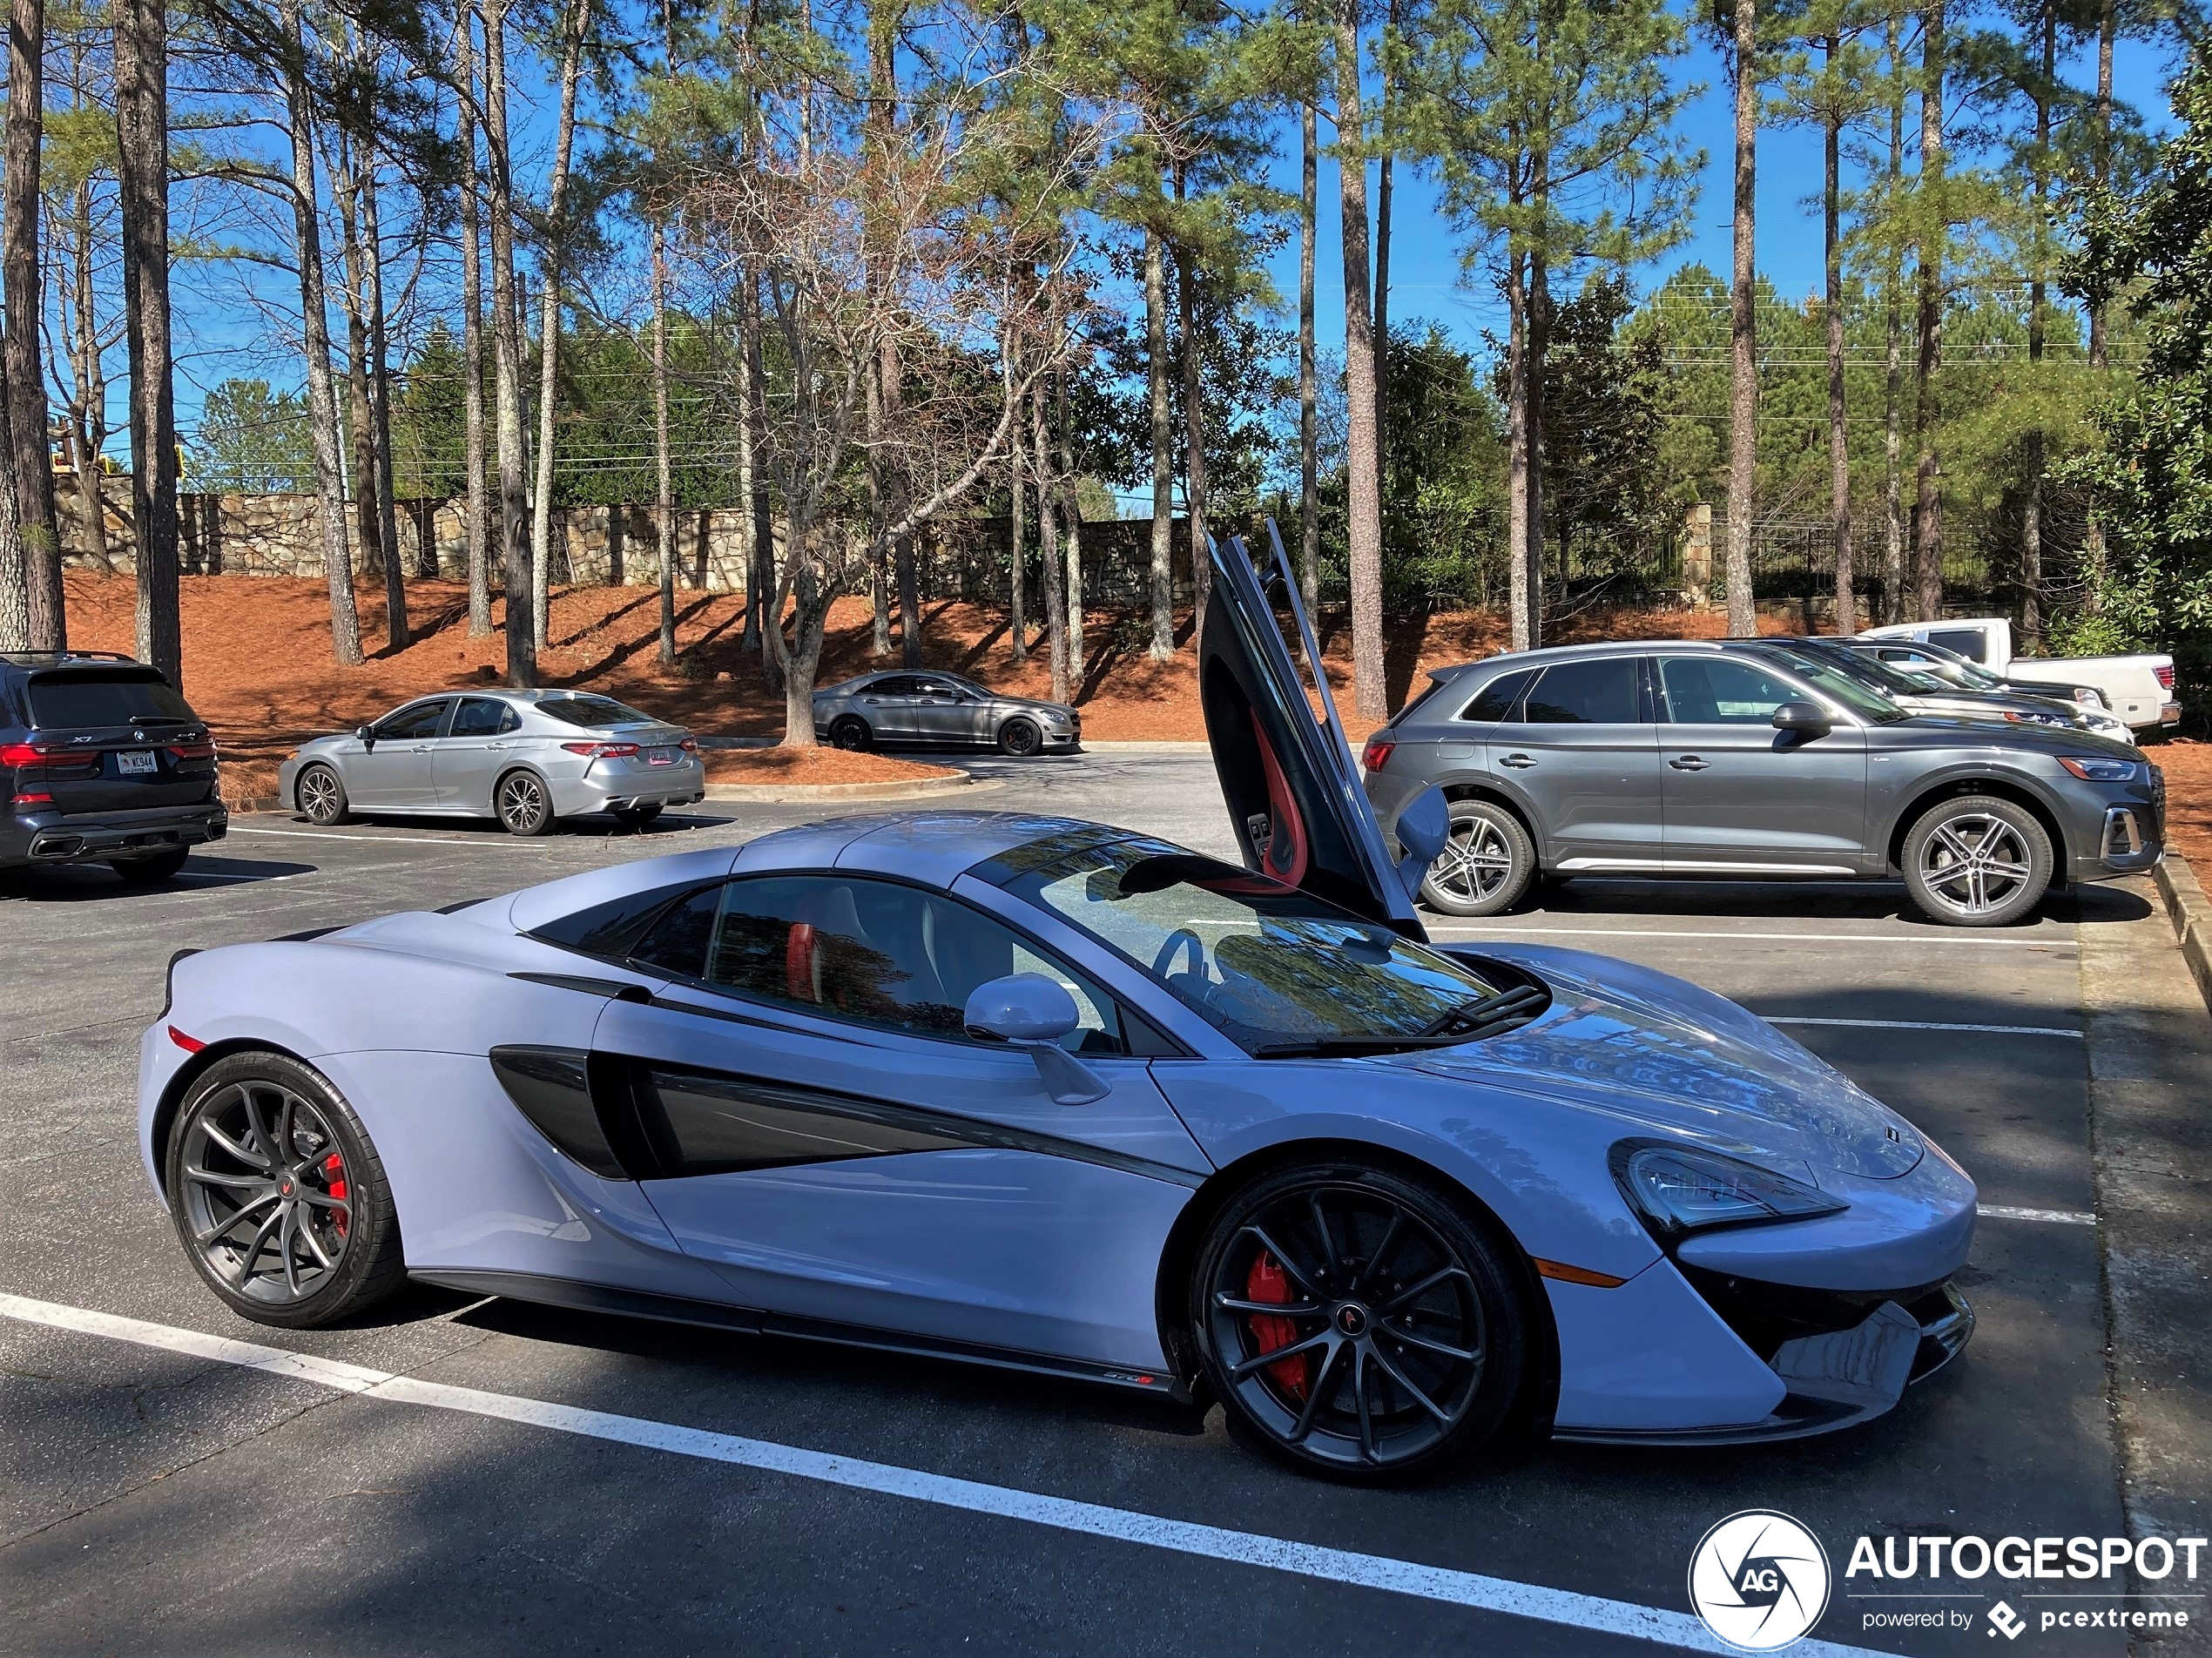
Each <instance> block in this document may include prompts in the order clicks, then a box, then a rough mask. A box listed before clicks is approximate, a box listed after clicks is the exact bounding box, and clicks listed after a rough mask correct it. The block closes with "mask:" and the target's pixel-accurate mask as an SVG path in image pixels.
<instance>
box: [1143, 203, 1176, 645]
mask: <svg viewBox="0 0 2212 1658" xmlns="http://www.w3.org/2000/svg"><path fill="white" fill-rule="evenodd" d="M1166 267H1167V259H1166V256H1165V253H1164V252H1163V249H1162V248H1161V246H1160V233H1159V232H1158V231H1157V230H1155V229H1153V228H1152V227H1151V226H1149V225H1148V226H1145V229H1144V370H1145V388H1146V390H1147V392H1148V393H1149V394H1150V413H1151V417H1152V595H1151V596H1152V644H1151V650H1150V654H1151V657H1152V660H1153V661H1155V662H1165V661H1166V660H1167V659H1168V658H1169V657H1172V656H1173V655H1174V654H1175V448H1174V442H1175V439H1174V432H1173V421H1172V419H1171V415H1170V409H1169V403H1168V279H1167V268H1166Z"/></svg>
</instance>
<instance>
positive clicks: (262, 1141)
mask: <svg viewBox="0 0 2212 1658" xmlns="http://www.w3.org/2000/svg"><path fill="white" fill-rule="evenodd" d="M165 1163H166V1169H165V1176H166V1183H167V1187H168V1193H169V1210H170V1214H171V1217H172V1219H173V1220H174V1221H175V1223H176V1226H177V1236H178V1237H179V1239H180V1240H181V1241H182V1242H183V1244H184V1246H185V1255H186V1256H187V1257H189V1258H190V1259H191V1261H192V1265H193V1267H194V1268H196V1269H197V1270H198V1271H199V1276H200V1277H202V1278H204V1279H205V1280H206V1283H207V1286H208V1287H209V1288H210V1289H212V1291H215V1293H216V1294H217V1295H219V1296H220V1297H222V1298H223V1300H224V1301H225V1302H226V1303H227V1304H229V1305H230V1306H231V1307H232V1308H233V1310H234V1311H238V1312H239V1313H242V1314H244V1315H245V1316H246V1318H252V1319H254V1320H256V1321H257V1322H259V1323H261V1324H280V1325H284V1326H287V1327H288V1328H292V1329H306V1328H312V1327H314V1326H316V1325H320V1324H329V1323H331V1322H332V1321H333V1320H334V1319H338V1318H346V1317H347V1316H349V1315H351V1314H354V1313H357V1312H359V1311H361V1310H362V1309H364V1308H366V1307H368V1306H371V1305H374V1304H375V1303H376V1302H378V1301H381V1300H382V1299H383V1298H384V1297H386V1296H388V1295H389V1294H391V1293H392V1291H395V1290H396V1289H397V1288H399V1286H400V1284H401V1281H402V1280H403V1279H404V1278H405V1277H406V1263H405V1261H404V1260H403V1259H402V1258H401V1250H400V1226H399V1217H398V1216H397V1214H396V1213H395V1211H394V1210H393V1208H392V1193H391V1188H390V1186H389V1185H388V1183H386V1181H385V1178H384V1165H383V1163H381V1161H380V1160H379V1158H378V1157H377V1155H376V1148H375V1147H374V1146H373V1145H372V1144H370V1143H369V1138H368V1130H367V1129H363V1128H362V1127H361V1119H360V1118H358V1117H356V1116H355V1115H354V1113H353V1109H352V1108H351V1107H349V1106H348V1105H347V1103H346V1102H345V1101H344V1100H343V1099H342V1098H341V1097H340V1095H339V1093H338V1090H337V1089H335V1088H332V1087H331V1086H330V1084H329V1083H328V1082H326V1081H325V1080H324V1079H323V1078H322V1077H320V1076H319V1075H316V1074H315V1073H314V1071H311V1070H309V1069H308V1068H307V1067H306V1066H304V1065H302V1064H300V1062H298V1061H296V1060H293V1059H290V1058H287V1057H286V1056H285V1055H281V1054H272V1053H266V1052H253V1053H243V1054H233V1055H228V1056H227V1057H226V1058H223V1059H220V1060H218V1061H217V1062H215V1063H214V1064H213V1065H212V1066H210V1067H209V1068H207V1070H206V1072H205V1073H204V1074H203V1075H201V1076H200V1077H199V1079H198V1080H197V1081H196V1082H193V1083H192V1088H191V1090H190V1092H189V1093H187V1094H186V1095H185V1102H184V1105H183V1107H182V1109H180V1110H179V1112H178V1114H177V1124H176V1129H175V1131H174V1132H173V1133H172V1135H171V1136H170V1137H169V1147H168V1156H167V1157H166V1159H165Z"/></svg>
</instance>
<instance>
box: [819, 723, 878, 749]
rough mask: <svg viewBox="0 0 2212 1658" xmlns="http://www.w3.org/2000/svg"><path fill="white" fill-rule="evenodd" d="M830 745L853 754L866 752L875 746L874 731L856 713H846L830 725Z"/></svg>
mask: <svg viewBox="0 0 2212 1658" xmlns="http://www.w3.org/2000/svg"><path fill="white" fill-rule="evenodd" d="M830 746H831V747H832V748H841V749H845V750H847V751H850V752H852V753H855V754H862V753H866V752H867V751H868V750H869V749H872V748H873V747H874V746H875V733H874V732H873V731H870V730H869V729H868V723H867V721H866V720H864V719H862V718H860V716H859V715H858V714H846V715H844V716H842V717H840V718H839V720H838V722H837V724H836V725H833V726H831V727H830Z"/></svg>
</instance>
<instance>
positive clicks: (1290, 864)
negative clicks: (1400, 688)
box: [1198, 519, 1442, 939]
mask: <svg viewBox="0 0 2212 1658" xmlns="http://www.w3.org/2000/svg"><path fill="white" fill-rule="evenodd" d="M1267 538H1268V548H1267V551H1266V553H1265V554H1264V560H1262V561H1256V560H1255V559H1254V558H1253V556H1252V555H1251V551H1250V549H1247V547H1246V546H1245V544H1244V538H1243V537H1242V536H1231V537H1230V538H1229V539H1228V540H1227V541H1226V542H1224V543H1214V544H1213V545H1212V546H1211V549H1210V551H1211V559H1212V564H1213V578H1214V579H1213V594H1212V597H1211V601H1210V602H1209V603H1208V604H1207V606H1206V617H1205V626H1204V630H1203V632H1202V633H1201V636H1200V637H1199V641H1198V694H1199V702H1200V704H1201V706H1202V707H1203V708H1204V712H1205V718H1206V740H1207V742H1208V744H1209V745H1211V748H1212V750H1213V760H1214V769H1215V771H1216V772H1217V773H1218V774H1219V776H1220V778H1221V792H1222V795H1223V797H1224V799H1226V800H1227V801H1228V803H1229V816H1230V821H1231V824H1232V825H1233V826H1234V827H1235V830H1236V833H1237V843H1238V847H1239V849H1240V850H1241V851H1242V852H1243V853H1244V863H1245V865H1246V866H1248V867H1250V868H1251V869H1255V870H1258V871H1260V872H1261V873H1264V874H1268V875H1271V876H1273V877H1274V878H1275V879H1276V880H1280V881H1283V882H1285V883H1286V884H1287V885H1290V886H1297V887H1299V888H1302V889H1303V890H1305V891H1306V892H1310V893H1312V894H1313V895H1314V896H1315V897H1316V898H1320V899H1325V900H1328V901H1329V902H1330V903H1332V904H1336V905H1339V906H1340V907H1343V908H1345V909H1347V910H1351V911H1352V912H1353V913H1356V914H1359V915H1364V916H1366V917H1368V918H1370V919H1371V920H1377V921H1381V922H1384V923H1386V924H1387V925H1388V926H1390V927H1393V928H1395V929H1396V930H1397V931H1399V933H1404V934H1405V935H1406V936H1407V937H1409V938H1415V939H1419V938H1423V937H1425V936H1426V935H1425V934H1424V933H1423V932H1422V929H1421V924H1420V919H1419V918H1418V916H1417V915H1416V914H1415V913H1414V909H1413V900H1412V899H1411V898H1410V897H1409V896H1408V882H1407V877H1406V874H1403V873H1401V872H1400V871H1399V869H1398V868H1397V867H1395V866H1393V860H1392V859H1391V856H1390V852H1389V849H1388V847H1387V846H1386V844H1385V842H1384V840H1383V833H1382V826H1381V825H1380V824H1379V822H1377V821H1376V819H1375V813H1374V808H1373V807H1372V806H1371V805H1368V803H1367V795H1366V790H1364V789H1363V788H1362V787H1361V786H1360V783H1359V767H1358V766H1357V765H1356V764H1355V763H1354V761H1353V759H1352V750H1351V747H1350V746H1349V745H1348V744H1347V743H1346V742H1345V734H1344V725H1343V722H1342V721H1341V720H1339V718H1337V707H1336V701H1335V699H1334V698H1332V696H1331V695H1330V694H1329V682H1328V680H1327V678H1326V677H1325V676H1324V675H1322V674H1321V673H1320V672H1319V668H1318V664H1319V662H1320V651H1319V648H1318V645H1317V644H1316V643H1315V640H1314V637H1313V628H1312V623H1311V622H1309V621H1308V620H1307V618H1306V614H1305V605H1304V603H1302V602H1301V601H1300V599H1299V596H1298V583H1297V582H1296V580H1295V579H1293V577H1292V576H1291V570H1290V560H1289V558H1288V556H1286V555H1285V552H1284V550H1283V541H1282V537H1281V536H1279V535H1278V533H1277V532H1276V529H1275V522H1274V520H1272V519H1270V520H1269V521H1268V523H1267ZM1209 539H1210V540H1211V538H1209ZM1278 607H1279V608H1280V610H1282V611H1284V612H1285V613H1286V614H1287V615H1288V617H1289V618H1290V625H1291V630H1292V631H1293V633H1294V635H1295V640H1296V646H1297V654H1296V655H1294V654H1293V651H1292V642H1291V639H1290V638H1286V637H1285V631H1284V626H1283V623H1282V622H1281V621H1279V620H1278V615H1277V612H1278ZM1301 658H1302V659H1303V661H1304V663H1305V669H1306V671H1305V672H1304V673H1301V672H1300V671H1299V667H1298V663H1299V660H1300V659H1301ZM1436 805H1437V807H1438V808H1439V811H1438V813H1437V815H1438V816H1439V818H1440V815H1441V812H1440V809H1441V805H1442V802H1441V799H1439V800H1438V801H1437V802H1436ZM1416 815H1417V816H1421V815H1426V814H1416ZM1408 839H1412V837H1410V836H1409V837H1408ZM1426 850H1427V852H1428V854H1429V855H1430V856H1433V853H1434V848H1433V847H1430V848H1427V849H1426ZM1426 863H1427V859H1426V857H1423V858H1420V865H1421V867H1422V868H1423V869H1424V870H1425V869H1426ZM1415 884H1418V883H1417V882H1416V883H1415Z"/></svg>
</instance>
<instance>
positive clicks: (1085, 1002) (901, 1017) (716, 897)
mask: <svg viewBox="0 0 2212 1658" xmlns="http://www.w3.org/2000/svg"><path fill="white" fill-rule="evenodd" d="M636 959H637V960H640V961H644V962H646V963H648V964H649V965H653V966H658V967H668V968H670V969H671V970H673V971H677V972H681V973H684V974H687V975H689V976H691V977H693V978H698V979H704V980H705V981H707V982H708V983H709V984H712V985H717V986H720V987H723V988H725V989H728V990H732V991H734V992H736V993H737V994H739V995H743V996H749V997H753V998H757V999H758V1000H760V1001H772V1002H781V1003H784V1004H786V1005H787V1006H792V1007H799V1008H806V1009H807V1010H808V1011H809V1012H815V1013H821V1014H828V1015H829V1016H830V1017H832V1018H836V1019H851V1020H855V1021H860V1023H863V1024H869V1025H882V1026H887V1027H889V1028H894V1029H897V1030H904V1031H908V1032H911V1033H913V1034H914V1035H917V1036H933V1037H937V1038H940V1039H942V1040H946V1041H972V1040H974V1039H973V1038H971V1037H969V1036H968V1034H967V1030H966V1018H965V1015H966V1011H967V1008H968V997H969V996H970V995H971V994H974V991H975V990H976V988H977V987H979V986H981V985H985V984H988V983H989V982H990V981H992V980H994V979H1003V978H1005V977H1006V976H1007V975H1008V974H1015V973H1041V974H1044V975H1045V976H1046V977H1047V978H1049V979H1051V980H1054V981H1055V982H1057V983H1059V984H1060V985H1062V986H1063V987H1065V988H1066V989H1067V991H1068V994H1069V995H1071V996H1073V997H1074V998H1075V1002H1076V1014H1077V1016H1078V1023H1077V1025H1076V1029H1075V1030H1074V1031H1072V1032H1070V1033H1069V1035H1067V1036H1066V1037H1064V1038H1062V1043H1061V1045H1062V1047H1064V1048H1069V1050H1071V1051H1073V1052H1076V1053H1080V1054H1123V1053H1128V1052H1130V1043H1129V1041H1128V1040H1127V1039H1126V1035H1125V1030H1124V1026H1123V1018H1122V1014H1121V1011H1120V1009H1119V1008H1118V1007H1117V1005H1116V1002H1115V1001H1114V999H1113V997H1112V996H1111V995H1109V994H1107V993H1106V992H1105V991H1103V990H1102V989H1100V988H1099V987H1097V986H1096V985H1095V984H1093V983H1092V982H1091V981H1089V979H1087V978H1085V977H1084V976H1083V975H1082V974H1078V973H1076V972H1075V971H1074V970H1073V969H1071V968H1069V967H1068V966H1067V965H1066V964H1065V963H1063V962H1062V961H1060V960H1057V959H1056V958H1055V957H1053V956H1050V955H1048V954H1045V953H1044V952H1042V951H1041V950H1039V949H1038V948H1037V947H1035V945H1033V944H1031V943H1029V941H1028V940H1026V939H1023V938H1022V937H1020V936H1019V935H1018V934H1016V933H1014V932H1012V931H1011V930H1010V929H1008V928H1007V927H1002V926H1001V925H1000V924H999V923H998V922H996V921H995V920H992V919H991V918H990V917H988V916H987V915H985V914H983V913H981V912H980V911H977V910H974V909H971V908H969V907H968V906H967V905H965V904H962V903H961V902H960V901H958V900H955V899H951V898H948V897H946V896H945V895H944V894H942V893H930V892H925V891H923V890H922V889H921V888H920V887H914V886H901V885H900V884H899V883H897V882H894V881H880V880H860V879H854V878H853V877H850V876H844V875H755V876H746V877H741V878H739V879H738V880H732V881H730V882H727V883H725V885H724V886H722V887H721V888H719V889H718V891H711V892H708V893H700V894H697V895H694V897H692V898H691V900H688V901H686V902H685V903H682V904H679V905H678V906H677V907H675V908H674V909H672V910H671V911H670V912H669V913H667V914H666V915H664V917H663V918H662V919H661V920H659V921H658V923H656V925H655V926H654V927H653V929H652V931H651V933H648V934H647V935H646V936H645V938H644V940H642V941H641V943H640V944H639V946H638V947H637V952H636Z"/></svg>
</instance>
